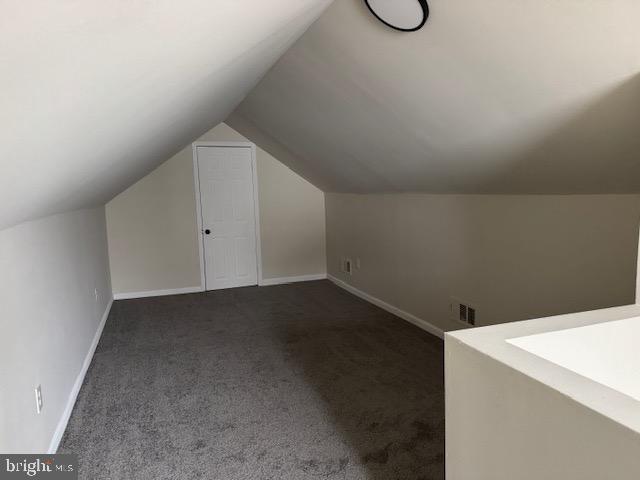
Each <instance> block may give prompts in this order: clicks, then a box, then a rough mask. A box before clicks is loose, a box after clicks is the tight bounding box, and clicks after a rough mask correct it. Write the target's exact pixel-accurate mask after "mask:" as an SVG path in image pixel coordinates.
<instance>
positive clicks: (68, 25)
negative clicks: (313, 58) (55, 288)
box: [0, 0, 330, 229]
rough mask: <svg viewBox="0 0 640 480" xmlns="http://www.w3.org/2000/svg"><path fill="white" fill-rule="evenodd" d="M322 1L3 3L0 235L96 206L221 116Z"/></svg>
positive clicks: (70, 0)
mask: <svg viewBox="0 0 640 480" xmlns="http://www.w3.org/2000/svg"><path fill="white" fill-rule="evenodd" d="M329 3H330V0H269V1H267V2H256V1H255V0H180V1H176V0H109V1H104V0H56V1H41V0H7V1H4V2H2V14H1V15H0V70H1V71H2V75H1V76H0V122H1V125H2V129H0V229H2V228H6V227H8V226H11V225H14V224H17V223H19V222H22V221H25V220H29V219H33V218H37V217H41V216H45V215H49V214H53V213H57V212H62V211H67V210H72V209H76V208H81V207H85V206H90V205H98V204H101V203H104V202H105V201H107V200H109V199H110V198H112V197H113V196H114V195H115V194H117V193H119V192H120V191H122V190H124V189H125V188H126V187H128V186H129V185H131V184H132V183H134V182H135V181H137V180H138V179H139V178H141V177H142V176H144V175H145V174H146V173H148V172H149V171H150V170H152V169H153V168H155V167H156V166H157V165H158V164H159V163H161V162H162V161H164V160H166V159H167V158H169V157H170V156H171V155H172V154H174V153H175V152H177V151H178V150H180V149H181V148H182V147H184V145H186V144H188V143H189V142H191V141H192V140H193V139H194V138H197V137H198V136H199V135H201V134H202V133H204V132H205V131H207V130H209V129H210V128H211V127H213V126H214V125H216V124H217V123H219V122H220V121H222V120H223V119H224V118H225V117H226V116H227V115H228V114H229V112H231V111H232V110H233V109H234V108H235V106H236V105H237V104H238V103H239V102H240V101H241V100H242V98H243V97H244V96H245V95H246V93H247V92H248V91H250V90H251V88H253V87H254V86H255V84H256V83H257V81H258V80H259V79H260V78H261V77H262V75H263V74H264V72H266V71H267V70H268V69H269V67H271V65H272V64H273V63H274V62H275V61H276V60H277V59H278V57H279V56H280V55H281V54H282V53H283V52H284V51H285V50H286V49H287V48H288V47H289V46H290V45H291V44H292V43H293V42H294V41H295V40H296V39H297V38H298V36H299V35H300V34H302V33H303V32H304V30H305V29H306V28H307V27H308V25H309V24H310V23H311V22H313V20H315V18H317V16H318V15H320V13H321V12H322V10H323V9H324V8H326V6H327V5H328V4H329Z"/></svg>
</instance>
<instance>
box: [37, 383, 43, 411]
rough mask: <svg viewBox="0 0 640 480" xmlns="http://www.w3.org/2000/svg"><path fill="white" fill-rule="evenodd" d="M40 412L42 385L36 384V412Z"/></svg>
mask: <svg viewBox="0 0 640 480" xmlns="http://www.w3.org/2000/svg"><path fill="white" fill-rule="evenodd" d="M41 412H42V387H41V386H40V385H38V386H37V387H36V413H38V414H39V413H41Z"/></svg>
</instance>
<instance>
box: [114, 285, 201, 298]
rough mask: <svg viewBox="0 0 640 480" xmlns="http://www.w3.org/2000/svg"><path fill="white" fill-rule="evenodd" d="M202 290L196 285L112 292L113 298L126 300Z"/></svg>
mask: <svg viewBox="0 0 640 480" xmlns="http://www.w3.org/2000/svg"><path fill="white" fill-rule="evenodd" d="M198 292H204V288H202V287H201V286H197V287H185V288H172V289H169V290H147V291H145V292H124V293H114V294H113V299H114V300H128V299H130V298H146V297H164V296H166V295H182V294H183V293H198Z"/></svg>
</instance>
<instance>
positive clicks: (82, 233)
mask: <svg viewBox="0 0 640 480" xmlns="http://www.w3.org/2000/svg"><path fill="white" fill-rule="evenodd" d="M94 289H97V291H98V299H97V300H96V298H95V296H94ZM110 301H111V285H110V281H109V266H108V255H107V237H106V225H105V215H104V208H102V207H101V208H97V209H93V210H80V211H75V212H70V213H65V214H60V215H55V216H51V217H47V218H43V219H40V220H35V221H32V222H28V223H23V224H21V225H18V226H15V227H12V228H10V229H7V230H2V231H0V323H1V325H0V330H1V332H2V333H1V334H0V385H1V390H0V415H1V416H0V452H3V453H8V452H15V453H27V452H33V453H42V452H46V451H47V450H48V448H49V446H50V443H51V440H52V438H53V436H54V432H55V431H56V428H57V426H58V423H59V422H60V420H61V418H63V414H64V412H65V408H66V407H67V403H68V401H69V396H70V395H71V394H72V391H73V388H74V384H75V383H76V380H77V377H78V375H79V374H80V372H81V369H82V367H83V362H84V360H85V357H86V355H87V352H88V351H89V349H90V347H91V345H92V341H93V340H94V337H95V335H96V332H97V330H98V327H99V325H100V320H101V318H102V317H103V314H104V312H105V309H106V308H107V306H108V305H110ZM39 384H40V385H41V386H42V396H43V403H44V408H43V410H42V413H41V414H40V415H38V414H36V405H35V394H34V389H35V387H36V386H37V385H39Z"/></svg>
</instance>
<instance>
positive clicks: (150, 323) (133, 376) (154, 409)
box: [59, 281, 444, 480]
mask: <svg viewBox="0 0 640 480" xmlns="http://www.w3.org/2000/svg"><path fill="white" fill-rule="evenodd" d="M442 370H443V348H442V342H441V341H440V340H439V339H436V338H435V337H432V336H430V335H428V334H427V333H425V332H423V331H422V330H419V329H418V328H416V327H414V326H412V325H410V324H408V323H406V322H405V321H403V320H400V319H398V318H396V317H394V316H392V315H390V314H388V313H386V312H384V311H383V310H380V309H378V308H376V307H374V306H372V305H370V304H368V303H366V302H364V301H362V300H360V299H358V298H356V297H354V296H352V295H350V294H349V293H347V292H345V291H343V290H341V289H339V288H337V287H336V286H334V285H332V284H331V283H329V282H328V281H320V282H307V283H299V284H292V285H283V286H274V287H261V288H258V287H249V288H239V289H231V290H219V291H215V292H209V293H203V294H193V295H179V296H172V297H159V298H150V299H139V300H126V301H118V302H115V303H114V305H113V307H112V310H111V314H110V316H109V320H108V322H107V325H106V327H105V330H104V334H103V336H102V339H101V341H100V344H99V346H98V349H97V351H96V354H95V357H94V359H93V363H92V364H91V367H90V369H89V372H88V374H87V377H86V379H85V382H84V385H83V386H82V390H81V391H80V395H79V398H78V401H77V403H76V406H75V409H74V411H73V415H72V417H71V421H70V422H69V426H68V428H67V432H66V434H65V436H64V439H63V441H62V445H61V447H60V450H59V452H60V453H77V454H79V456H80V478H82V479H91V480H97V479H114V480H116V479H117V480H120V479H123V480H125V479H126V480H131V479H144V480H151V479H154V480H157V479H171V480H181V479H220V480H240V479H265V480H266V479H274V480H306V479H318V478H324V479H329V480H338V479H340V480H342V479H372V480H382V479H385V480H386V479H388V480H402V479H410V480H426V479H433V480H436V479H438V480H439V479H443V478H444V393H443V392H444V388H443V375H442Z"/></svg>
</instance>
